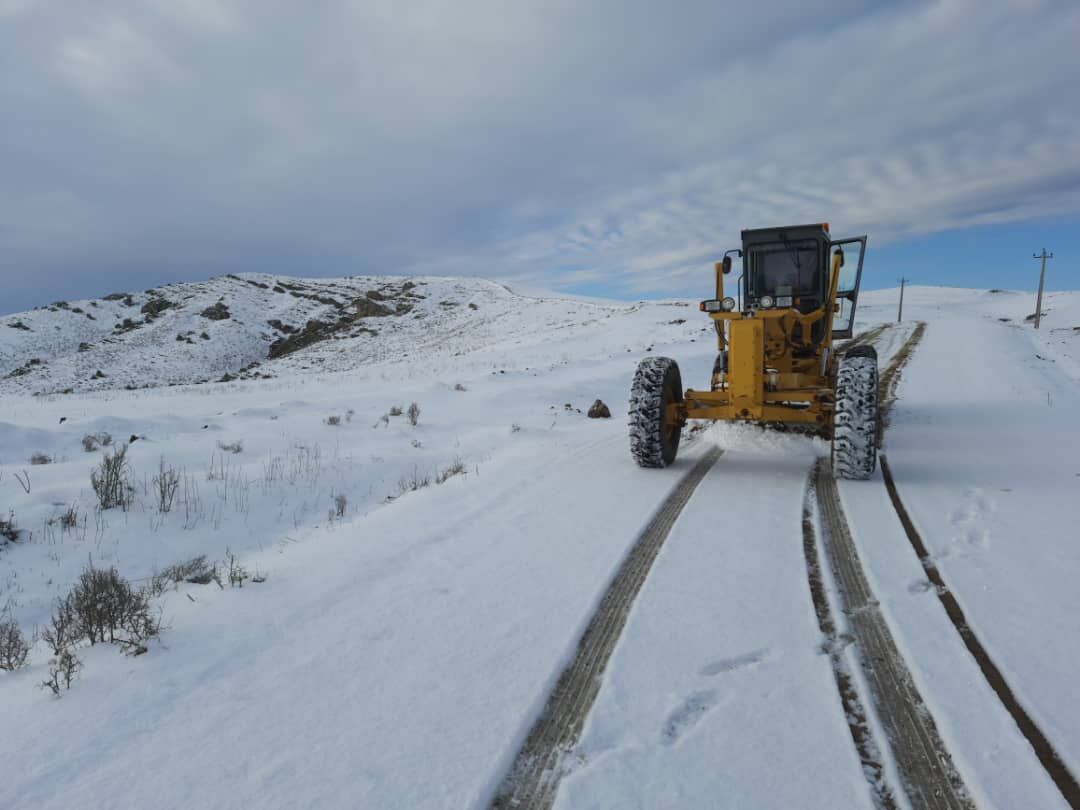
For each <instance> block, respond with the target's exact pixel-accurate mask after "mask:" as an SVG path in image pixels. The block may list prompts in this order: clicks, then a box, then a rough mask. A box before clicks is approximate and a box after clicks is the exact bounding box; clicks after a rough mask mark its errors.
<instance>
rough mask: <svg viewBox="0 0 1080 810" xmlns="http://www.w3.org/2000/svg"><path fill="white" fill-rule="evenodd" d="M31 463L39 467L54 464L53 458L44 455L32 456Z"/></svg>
mask: <svg viewBox="0 0 1080 810" xmlns="http://www.w3.org/2000/svg"><path fill="white" fill-rule="evenodd" d="M30 463H31V464H33V465H34V466H37V467H39V466H41V465H42V464H52V457H51V456H47V455H45V454H44V453H34V455H32V456H30Z"/></svg>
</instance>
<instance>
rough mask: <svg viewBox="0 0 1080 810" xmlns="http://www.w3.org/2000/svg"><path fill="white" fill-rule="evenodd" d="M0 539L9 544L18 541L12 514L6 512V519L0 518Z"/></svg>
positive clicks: (13, 514) (17, 531)
mask: <svg viewBox="0 0 1080 810" xmlns="http://www.w3.org/2000/svg"><path fill="white" fill-rule="evenodd" d="M0 537H2V538H4V539H5V540H7V541H8V542H11V543H14V542H15V541H16V540H18V539H19V530H18V528H17V527H16V526H15V513H14V512H8V516H7V517H6V518H2V517H0Z"/></svg>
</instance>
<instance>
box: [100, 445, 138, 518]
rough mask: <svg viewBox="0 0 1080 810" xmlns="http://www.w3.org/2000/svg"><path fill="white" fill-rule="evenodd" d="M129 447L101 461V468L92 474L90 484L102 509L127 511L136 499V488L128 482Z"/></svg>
mask: <svg viewBox="0 0 1080 810" xmlns="http://www.w3.org/2000/svg"><path fill="white" fill-rule="evenodd" d="M127 450H128V446H127V445H126V444H125V445H122V446H121V447H119V448H117V449H116V450H114V451H113V452H112V453H111V454H107V455H106V456H105V457H104V458H102V459H101V466H100V467H98V469H96V470H94V472H92V473H90V484H91V486H92V487H93V488H94V493H95V494H96V495H97V498H98V505H99V506H100V507H101V508H102V509H113V508H115V507H117V506H119V507H120V508H121V509H125V510H126V509H127V508H128V507H129V506H131V503H132V501H133V499H134V497H135V488H134V487H133V486H132V485H131V483H130V482H129V481H128V464H127Z"/></svg>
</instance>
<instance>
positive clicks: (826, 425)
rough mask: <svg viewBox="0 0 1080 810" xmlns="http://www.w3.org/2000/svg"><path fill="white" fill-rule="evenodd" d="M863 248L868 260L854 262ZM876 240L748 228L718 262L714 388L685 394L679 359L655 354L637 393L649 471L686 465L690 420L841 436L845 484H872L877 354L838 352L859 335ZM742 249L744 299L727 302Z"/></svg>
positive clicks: (799, 228)
mask: <svg viewBox="0 0 1080 810" xmlns="http://www.w3.org/2000/svg"><path fill="white" fill-rule="evenodd" d="M845 247H847V248H848V250H849V251H852V250H853V249H854V248H857V249H858V256H857V257H854V256H852V257H851V258H847V257H846V256H845V253H844V249H845ZM865 253H866V236H857V237H851V238H847V239H832V238H831V236H830V235H829V225H828V223H820V224H814V225H795V226H790V227H781V228H755V229H752V230H745V231H743V232H742V247H741V248H736V249H733V250H729V251H727V252H726V253H725V254H724V257H723V261H720V262H717V263H716V266H715V273H716V297H715V298H710V299H708V300H706V301H702V302H701V304H700V309H701V311H702V312H705V313H708V315H709V317H710V318H712V320H713V322H714V325H715V327H716V334H717V340H718V344H719V354H718V355H717V358H716V362H715V364H714V366H713V373H712V380H711V384H710V386H709V388H708V390H705V391H696V390H694V389H687V390H686V391H685V392H684V391H683V388H682V378H681V376H680V374H679V366H678V364H677V363H676V362H675V361H674V360H672V359H671V358H668V357H649V358H646V359H644V360H642V361H641V363H640V364H639V365H638V368H637V373H636V374H635V376H634V383H633V387H632V389H631V393H630V450H631V452H632V454H633V456H634V458H635V460H636V461H637V463H638V464H639V465H640V466H642V467H666V466H667V465H669V464H671V463H672V462H673V461H674V460H675V455H676V453H677V452H678V449H679V438H680V436H681V434H682V429H683V427H684V426H685V425H686V421H687V420H688V419H712V420H718V419H725V420H734V421H745V422H757V423H760V424H764V425H777V426H781V425H782V426H794V425H798V426H802V427H804V428H809V429H810V430H811V431H813V432H815V433H817V434H819V435H821V436H824V437H826V438H829V439H831V440H832V466H833V471H834V473H835V474H836V475H838V476H840V477H842V478H868V477H869V476H870V475H871V474H872V473H873V471H874V467H875V466H876V464H877V445H876V434H877V419H878V415H877V353H876V352H875V351H874V348H873V347H872V346H869V345H858V346H853V347H852V348H849V349H848V350H847V351H845V352H843V354H842V356H838V352H837V351H835V350H834V348H833V344H834V342H835V341H837V340H846V339H850V338H851V336H852V325H853V322H854V319H855V304H856V301H857V299H858V295H859V282H860V280H861V278H862V266H863V256H864V254H865ZM732 254H736V255H737V257H738V258H740V259H741V260H742V269H743V272H742V275H741V276H740V277H739V279H738V280H737V282H736V287H737V290H736V296H735V297H732V296H731V295H727V296H725V295H724V276H726V275H729V274H730V273H731V268H732Z"/></svg>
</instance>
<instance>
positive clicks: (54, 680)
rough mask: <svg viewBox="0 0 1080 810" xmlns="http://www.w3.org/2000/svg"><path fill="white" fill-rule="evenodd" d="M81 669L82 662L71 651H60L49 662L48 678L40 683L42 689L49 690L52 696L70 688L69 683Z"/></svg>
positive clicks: (58, 695)
mask: <svg viewBox="0 0 1080 810" xmlns="http://www.w3.org/2000/svg"><path fill="white" fill-rule="evenodd" d="M80 669H82V661H80V660H79V659H78V658H76V657H75V653H73V652H72V651H71V650H61V651H60V652H59V653H57V655H56V657H55V658H53V659H52V660H51V661H49V677H48V678H47V679H45V680H44V681H42V682H41V688H42V689H50V690H51V691H52V693H53V694H54V695H56V696H57V697H60V693H61V692H62V691H63V690H65V689H70V688H71V682H72V681H73V680H75V676H76V675H77V674H78V673H79V670H80Z"/></svg>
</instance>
